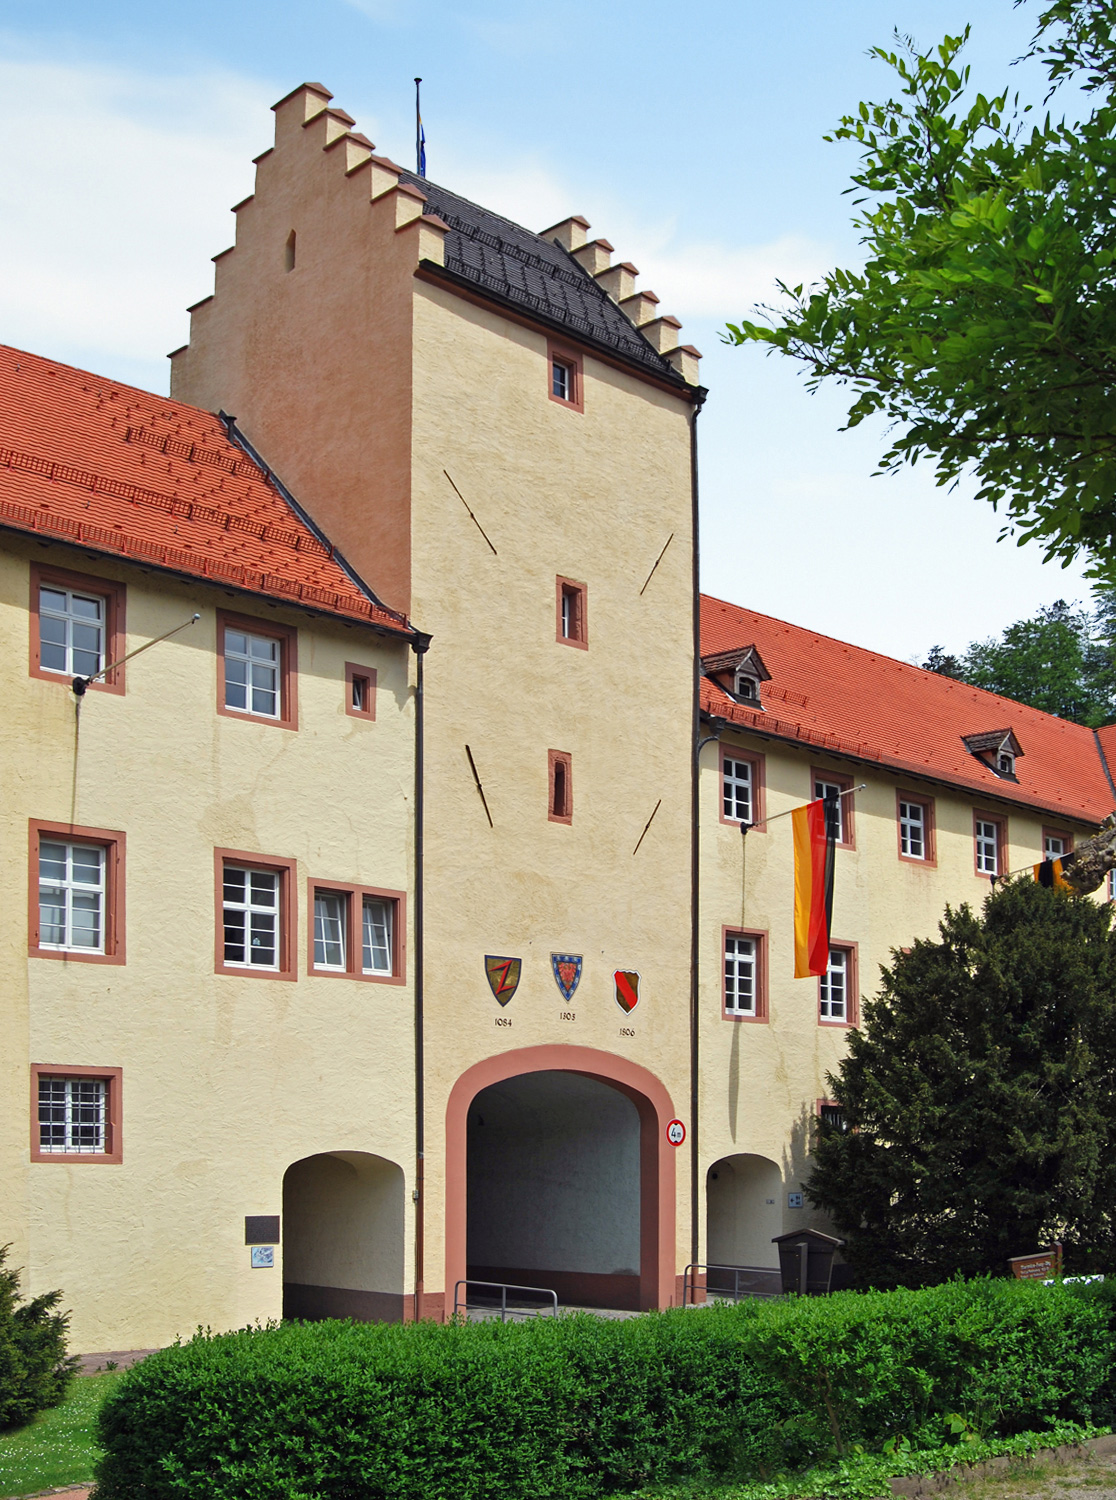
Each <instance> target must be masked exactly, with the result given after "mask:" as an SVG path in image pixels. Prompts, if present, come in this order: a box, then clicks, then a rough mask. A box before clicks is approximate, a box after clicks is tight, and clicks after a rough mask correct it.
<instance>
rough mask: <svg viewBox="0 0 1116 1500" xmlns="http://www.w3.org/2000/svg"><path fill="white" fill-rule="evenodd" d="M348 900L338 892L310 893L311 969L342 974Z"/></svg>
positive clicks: (345, 944)
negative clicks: (312, 941) (312, 947)
mask: <svg viewBox="0 0 1116 1500" xmlns="http://www.w3.org/2000/svg"><path fill="white" fill-rule="evenodd" d="M348 906H349V903H348V900H347V898H346V897H345V896H343V895H341V893H340V892H338V891H315V892H314V967H315V969H335V970H338V971H340V972H341V973H344V972H345V969H346V966H347V965H346V960H347V953H346V949H347V948H348V933H347V932H346V931H345V927H346V917H347V915H348Z"/></svg>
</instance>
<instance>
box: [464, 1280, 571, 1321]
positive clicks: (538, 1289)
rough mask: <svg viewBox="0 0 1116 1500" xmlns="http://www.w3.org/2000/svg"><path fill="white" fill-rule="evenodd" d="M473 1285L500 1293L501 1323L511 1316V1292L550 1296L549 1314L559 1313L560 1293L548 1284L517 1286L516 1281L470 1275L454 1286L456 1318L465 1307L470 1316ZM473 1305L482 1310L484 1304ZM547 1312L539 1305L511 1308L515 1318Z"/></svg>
mask: <svg viewBox="0 0 1116 1500" xmlns="http://www.w3.org/2000/svg"><path fill="white" fill-rule="evenodd" d="M471 1286H486V1287H489V1288H490V1289H491V1290H492V1291H495V1292H499V1293H500V1322H501V1323H506V1322H507V1320H508V1316H509V1311H508V1293H509V1292H530V1293H531V1294H532V1295H533V1296H535V1297H549V1298H550V1302H551V1306H550V1309H549V1314H548V1315H549V1316H551V1317H554V1316H556V1315H557V1312H558V1293H557V1292H555V1291H553V1290H552V1289H551V1288H550V1287H548V1286H516V1285H515V1284H514V1282H510V1281H474V1280H473V1279H472V1278H471V1277H469V1278H466V1279H465V1280H463V1281H459V1282H457V1284H456V1285H455V1286H454V1289H453V1315H454V1317H455V1318H456V1317H457V1314H458V1310H459V1309H463V1310H464V1312H465V1314H466V1316H468V1312H469V1288H470V1287H471ZM462 1287H464V1288H465V1300H464V1302H462V1301H461V1288H462ZM473 1306H474V1307H475V1308H477V1309H478V1310H480V1308H481V1307H482V1304H481V1303H477V1302H474V1303H473ZM547 1312H548V1310H547V1309H546V1308H543V1307H538V1308H535V1307H523V1308H515V1307H513V1308H512V1309H511V1313H510V1316H511V1317H513V1318H514V1317H531V1316H534V1317H538V1316H540V1315H542V1314H544V1313H547Z"/></svg>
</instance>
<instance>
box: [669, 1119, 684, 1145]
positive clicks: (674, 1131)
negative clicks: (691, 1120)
mask: <svg viewBox="0 0 1116 1500" xmlns="http://www.w3.org/2000/svg"><path fill="white" fill-rule="evenodd" d="M685 1139H686V1127H685V1125H683V1123H682V1121H681V1120H671V1122H670V1124H669V1125H668V1126H667V1140H668V1141H669V1142H670V1144H671V1145H672V1146H681V1144H682V1142H683V1141H684V1140H685Z"/></svg>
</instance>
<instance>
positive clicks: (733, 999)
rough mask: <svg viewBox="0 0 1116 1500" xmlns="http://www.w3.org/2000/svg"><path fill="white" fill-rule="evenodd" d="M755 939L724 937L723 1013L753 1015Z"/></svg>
mask: <svg viewBox="0 0 1116 1500" xmlns="http://www.w3.org/2000/svg"><path fill="white" fill-rule="evenodd" d="M757 977H758V976H757V974H756V940H755V938H749V937H738V936H735V935H734V934H732V933H729V934H728V935H727V936H726V937H725V1014H726V1015H729V1016H754V1015H755V1014H756V994H757V985H756V980H757Z"/></svg>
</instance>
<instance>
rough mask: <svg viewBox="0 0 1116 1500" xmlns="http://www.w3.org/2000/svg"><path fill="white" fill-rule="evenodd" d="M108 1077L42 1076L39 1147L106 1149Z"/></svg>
mask: <svg viewBox="0 0 1116 1500" xmlns="http://www.w3.org/2000/svg"><path fill="white" fill-rule="evenodd" d="M107 1118H108V1079H107V1078H46V1077H44V1076H42V1075H41V1074H40V1076H39V1150H40V1151H46V1152H50V1153H51V1154H55V1153H57V1154H58V1155H66V1156H97V1155H103V1154H104V1152H105V1150H106V1121H107Z"/></svg>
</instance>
